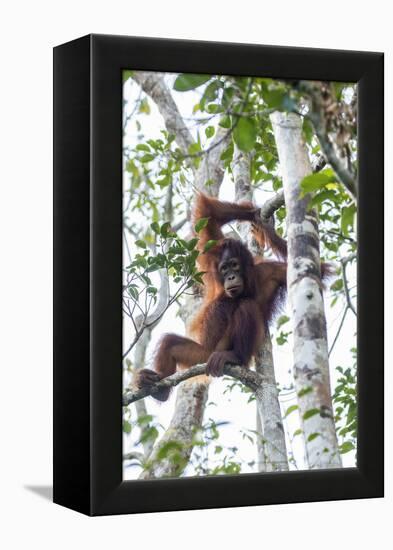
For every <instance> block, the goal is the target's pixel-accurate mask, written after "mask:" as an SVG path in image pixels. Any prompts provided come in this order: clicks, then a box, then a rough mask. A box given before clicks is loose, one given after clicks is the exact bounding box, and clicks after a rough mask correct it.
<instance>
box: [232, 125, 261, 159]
mask: <svg viewBox="0 0 393 550" xmlns="http://www.w3.org/2000/svg"><path fill="white" fill-rule="evenodd" d="M256 138H257V128H256V124H255V120H254V119H252V118H248V117H241V118H239V120H238V123H237V124H236V126H235V128H234V130H233V139H234V141H235V143H236V145H237V146H238V147H239V149H240V150H241V151H244V152H248V151H251V150H252V149H253V148H254V146H255V140H256Z"/></svg>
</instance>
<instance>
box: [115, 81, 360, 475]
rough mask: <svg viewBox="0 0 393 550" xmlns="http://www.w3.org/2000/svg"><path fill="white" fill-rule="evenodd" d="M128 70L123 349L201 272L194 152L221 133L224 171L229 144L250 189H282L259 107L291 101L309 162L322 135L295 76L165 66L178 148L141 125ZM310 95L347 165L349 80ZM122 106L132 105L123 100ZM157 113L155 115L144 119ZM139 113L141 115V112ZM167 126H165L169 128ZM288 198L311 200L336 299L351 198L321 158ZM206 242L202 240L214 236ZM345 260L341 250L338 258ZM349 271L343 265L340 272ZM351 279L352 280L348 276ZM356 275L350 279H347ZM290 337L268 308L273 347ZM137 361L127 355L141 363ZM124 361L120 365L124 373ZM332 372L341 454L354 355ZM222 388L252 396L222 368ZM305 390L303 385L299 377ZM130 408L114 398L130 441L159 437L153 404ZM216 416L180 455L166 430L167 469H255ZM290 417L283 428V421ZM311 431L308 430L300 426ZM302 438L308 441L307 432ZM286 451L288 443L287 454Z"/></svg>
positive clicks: (253, 435)
mask: <svg viewBox="0 0 393 550" xmlns="http://www.w3.org/2000/svg"><path fill="white" fill-rule="evenodd" d="M132 76H133V72H132V71H124V73H123V81H124V86H133V87H134V88H135V93H134V103H135V104H134V105H133V106H129V108H128V109H127V113H128V114H127V115H126V116H125V120H124V127H123V130H124V136H125V140H124V147H123V158H124V166H123V168H124V212H123V227H124V230H125V234H126V237H125V239H126V242H127V243H128V248H129V250H128V251H126V256H125V258H128V259H127V260H126V261H125V263H124V266H125V267H124V284H123V306H124V311H125V314H126V315H127V316H128V317H129V318H130V319H131V321H132V328H133V334H132V335H131V336H129V335H128V338H129V344H130V345H129V346H126V347H127V349H128V352H127V354H126V356H127V357H126V360H127V361H130V358H131V357H132V356H131V354H130V353H129V352H130V350H131V349H132V347H133V346H134V345H135V344H136V343H137V341H138V338H139V336H140V335H141V334H142V333H143V330H145V329H146V327H150V325H149V323H150V321H151V319H153V321H154V323H153V324H152V326H155V324H156V323H157V322H158V321H159V320H160V319H161V318H162V316H163V314H164V313H165V311H167V310H168V308H170V307H171V306H172V305H173V304H175V303H176V304H179V303H180V304H181V303H183V302H182V301H183V300H184V297H185V295H187V294H188V293H190V292H194V291H195V290H196V289H197V290H198V289H199V290H200V286H201V276H202V273H200V272H199V271H198V269H197V266H196V260H197V257H198V251H197V245H198V233H199V232H200V231H201V230H202V228H203V227H204V226H205V225H206V223H207V221H208V220H207V219H204V220H199V221H198V222H197V224H196V226H195V227H191V225H190V206H191V203H192V198H193V196H194V193H195V187H194V183H195V175H196V173H197V171H198V169H199V168H200V167H201V166H202V163H203V162H204V161H205V159H207V158H209V155H211V154H212V153H213V151H214V149H215V147H217V144H220V141H221V142H222V141H223V140H226V141H225V144H226V146H225V147H224V148H223V150H222V151H221V155H220V159H221V161H222V164H223V168H224V170H225V177H226V179H227V181H231V180H232V179H233V174H232V164H233V160H234V156H235V152H236V150H237V149H239V150H240V151H242V152H244V153H246V154H247V155H248V157H249V159H250V181H251V186H252V190H253V192H254V194H255V196H257V197H259V196H262V197H264V199H266V198H269V197H271V196H273V194H274V193H276V192H278V191H280V190H281V189H282V182H281V174H280V167H279V163H278V153H277V148H276V144H275V139H274V134H273V129H272V125H271V122H270V118H269V115H270V114H271V113H272V112H273V111H275V110H280V111H285V112H296V113H298V114H300V116H302V119H303V138H304V141H305V143H306V146H307V149H308V152H309V155H310V158H311V160H312V161H315V160H317V159H318V158H319V155H320V154H321V146H320V143H319V141H318V138H317V136H316V132H315V129H314V126H313V123H312V120H311V117H310V108H311V99H310V97H309V96H308V95H307V93H305V92H304V91H303V90H301V88H300V87H299V86H298V83H297V82H295V81H293V82H292V81H291V82H290V81H288V82H286V81H279V80H274V79H271V78H261V77H253V78H249V77H234V76H222V75H204V74H178V75H168V76H167V77H165V82H166V83H167V85H168V87H169V88H170V90H171V91H172V95H173V97H174V99H175V100H177V99H179V104H180V103H181V104H183V102H184V103H185V98H189V99H188V104H189V105H190V111H191V112H190V113H189V114H188V113H186V112H185V113H182V114H185V116H184V121H185V123H186V125H187V127H188V129H189V132H190V135H191V137H192V143H191V145H189V147H188V148H187V149H185V148H184V147H181V146H180V145H179V142H178V139H177V137H176V135H175V134H174V133H172V131H171V132H169V131H168V129H167V128H165V129H164V125H162V127H160V128H154V129H153V128H152V127H151V118H152V116H153V115H154V116H155V117H157V116H159V115H158V111H157V108H156V106H155V105H154V104H153V102H152V100H151V99H150V98H149V97H148V96H147V95H146V94H144V93H141V92H140V90H139V88H138V86H137V85H136V83H134V82H133V80H132ZM315 86H316V91H317V93H318V94H319V97H320V98H321V105H322V108H323V109H324V116H325V119H326V130H327V133H328V136H329V138H330V139H331V140H332V141H333V142H334V144H335V147H336V150H337V154H338V155H339V157H340V159H342V161H343V162H344V163H345V164H346V166H348V169H349V170H350V171H351V172H352V173H353V174H354V175H356V170H357V142H356V124H355V122H356V86H355V85H354V84H351V83H330V84H329V83H315ZM131 107H132V108H131ZM155 120H156V119H155ZM149 121H150V122H149ZM173 132H174V130H173ZM210 178H211V176H209V174H208V175H207V176H206V181H205V182H204V184H205V188H206V189H207V190H209V188H210V186H211V184H212V180H211V179H210ZM301 189H302V191H301V195H300V197H299V199H301V198H302V197H305V196H310V198H311V200H310V203H309V206H310V208H314V209H315V210H316V211H317V213H318V216H319V219H320V224H319V232H320V243H321V256H322V258H323V259H324V260H325V261H329V262H331V263H332V265H333V267H334V270H333V271H334V275H333V277H332V279H331V280H330V281H329V283H328V288H329V293H330V304H329V305H330V307H335V306H336V307H338V306H340V305H341V306H343V307H344V308H345V307H347V301H348V295H347V294H348V292H349V295H350V297H354V296H355V295H356V288H352V287H351V288H350V289H349V290H348V288H346V283H348V281H347V280H346V279H345V273H344V272H343V265H344V264H343V263H342V260H343V259H348V258H349V257H351V258H352V257H353V259H351V260H350V262H356V258H355V255H356V251H357V245H356V217H357V206H356V203H355V201H354V199H353V198H352V197H351V196H350V195H349V194H348V192H347V190H346V189H345V187H344V186H343V185H342V184H341V183H340V180H339V178H338V176H337V174H336V173H335V172H334V171H333V170H332V168H331V167H330V166H329V164H325V165H324V166H323V167H322V169H319V170H318V171H315V172H314V173H312V174H310V175H309V176H307V177H306V178H304V180H303V181H302V182H301ZM274 217H275V229H276V231H277V232H278V233H279V234H280V235H283V236H284V237H285V234H286V210H285V206H283V207H281V208H280V209H279V210H277V211H276V212H275V216H274ZM214 244H215V241H211V242H209V243H208V244H207V245H206V248H205V250H207V249H209V247H212V246H214ZM348 263H349V261H348ZM353 282H354V276H352V278H351V283H353ZM355 282H356V281H355ZM353 286H355V285H353ZM165 289H167V290H168V293H167V294H168V296H167V299H166V302H165V307H164V308H163V310H162V311H161V312H159V313H160V315H159V317H158V318H157V317H155V316H154V313H157V311H156V310H157V307H158V305H159V304H160V297H161V298H162V296H163V291H164V290H165ZM291 337H292V330H291V328H290V318H289V316H288V315H286V314H285V312H282V315H281V316H279V317H278V319H277V321H276V325H275V327H274V330H273V329H272V341H273V343H274V344H275V346H276V349H279V350H280V352H281V351H285V350H288V349H289V346H290V343H291ZM140 366H143V365H137V367H140ZM131 370H132V366H131V363H130V362H128V363H127V364H125V373H126V375H127V376H128V378H127V379H129V372H130V371H131ZM337 372H338V373H339V377H338V382H337V384H336V387H335V390H334V395H333V400H334V404H335V415H336V416H335V419H336V423H337V429H338V436H339V440H340V451H341V453H343V454H346V453H347V452H349V451H350V450H353V449H354V448H356V355H355V352H354V364H353V366H351V367H350V368H346V369H344V368H342V367H337ZM224 382H225V390H224V396H226V397H227V398H230V397H231V395H234V393H233V392H238V395H241V396H242V398H244V401H245V402H246V405H245V406H250V407H252V406H254V404H253V402H254V401H255V395H254V394H253V393H252V392H250V390H249V389H247V388H245V387H244V386H243V385H242V384H240V383H239V382H238V381H236V380H233V379H226V378H225V377H224ZM303 391H304V392H307V391H309V388H304V390H303ZM296 398H297V396H296V394H295V393H294V392H293V399H294V402H293V403H292V402H291V404H290V405H288V406H286V407H284V410H283V417H284V425H285V426H286V430H287V431H288V433H289V435H288V442H289V444H290V447H291V446H292V445H295V446H296V445H297V444H298V443H297V442H298V441H300V440H301V439H302V438H303V433H302V430H301V429H300V428H299V427H298V424H296V422H295V420H296V419H297V418H298V417H299V411H298V408H297V405H296ZM317 414H320V411H319V410H317V409H311V410H309V411H307V412H306V414H305V418H304V419H305V420H307V418H312V417H314V416H315V415H317ZM130 415H131V412H130V408H129V407H127V408H126V409H125V414H124V421H123V430H124V433H125V434H126V436H127V438H129V440H132V441H133V442H134V444H135V445H134V446H135V448H136V449H137V450H140V448H141V447H142V446H143V443H146V441H150V442H151V443H155V442H157V441H159V439H160V436H161V434H162V433H163V431H164V427H162V426H160V424H159V423H158V420H157V418H156V417H155V416H154V415H147V416H146V415H145V416H143V415H142V416H141V417H140V418H135V419H131V417H130ZM225 426H226V424H225V422H222V421H218V420H217V418H214V415H213V416H212V417H209V418H208V420H205V422H204V423H203V426H202V427H201V429H200V430H198V431H196V432H195V434H194V437H193V441H192V444H191V446H192V448H193V449H194V450H193V452H192V454H191V458H190V460H188V458H187V459H185V458H184V457H185V456H188V454H189V452H190V451H191V448H184V445H183V443H182V442H180V441H174V440H171V441H169V442H167V444H166V445H165V446H163V447H162V448H161V449H160V451H159V454H158V457H157V460H169V461H172V462H173V463H174V464H175V465H176V471H177V472H178V475H184V472H185V473H186V474H188V473H189V472H192V473H193V475H220V474H235V473H239V472H241V471H249V469H250V468H251V469H253V468H254V469H255V468H256V464H255V463H253V464H252V463H251V462H252V461H247V459H243V460H242V459H241V458H240V453H239V446H241V443H238V442H237V443H236V444H234V445H233V446H230V445H229V446H228V445H225V444H223V442H222V441H221V433H223V430H224V429H225ZM288 426H290V428H289V427H288ZM308 437H309V439H310V438H312V439H317V438H318V437H319V433H318V432H315V433H313V434H311V435H309V436H308ZM239 438H241V440H242V441H247V442H249V443H250V445H253V446H256V443H257V442H259V443H263V436H262V435H261V434H260V433H258V432H257V431H255V430H254V432H253V430H251V429H250V427H244V430H242V432H241V434H240V435H239ZM312 439H311V440H312ZM295 454H296V453H295ZM289 461H290V463H291V467H296V459H295V456H294V453H293V452H292V451H291V450H290V451H289ZM133 463H134V464H136V463H138V466H139V468H148V467H150V466H151V462H149V457H143V458H142V459H141V460H139V462H138V461H136V462H135V459H134V462H133Z"/></svg>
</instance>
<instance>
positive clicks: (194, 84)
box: [173, 73, 211, 92]
mask: <svg viewBox="0 0 393 550" xmlns="http://www.w3.org/2000/svg"><path fill="white" fill-rule="evenodd" d="M210 79H211V75H207V74H191V73H183V74H180V75H179V76H178V77H177V78H176V80H175V83H174V85H173V89H174V90H176V91H177V92H188V91H189V90H194V89H195V88H198V87H199V86H202V84H205V82H208V81H209V80H210Z"/></svg>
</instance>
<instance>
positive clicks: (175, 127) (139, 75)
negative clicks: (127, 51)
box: [132, 71, 194, 155]
mask: <svg viewBox="0 0 393 550" xmlns="http://www.w3.org/2000/svg"><path fill="white" fill-rule="evenodd" d="M132 78H133V79H134V80H135V82H137V83H138V84H139V86H140V87H141V88H142V90H143V91H144V92H145V94H147V95H148V96H149V97H151V99H152V100H153V101H154V103H155V104H156V105H157V107H158V110H159V111H160V113H161V115H162V117H163V119H164V122H165V126H166V129H167V130H168V132H169V133H170V134H173V135H174V136H175V138H176V143H177V144H178V146H179V147H180V149H181V150H182V152H183V153H184V154H185V155H187V154H188V149H189V147H190V145H192V144H193V143H194V139H193V137H192V135H191V132H190V131H189V129H188V128H187V126H186V125H185V124H184V120H183V117H182V116H181V114H180V112H179V109H178V107H177V105H176V103H175V101H174V99H173V97H172V94H171V92H170V90H169V88H168V86H167V85H166V83H165V81H164V78H163V75H162V74H161V73H149V72H139V71H135V72H134V73H133V75H132Z"/></svg>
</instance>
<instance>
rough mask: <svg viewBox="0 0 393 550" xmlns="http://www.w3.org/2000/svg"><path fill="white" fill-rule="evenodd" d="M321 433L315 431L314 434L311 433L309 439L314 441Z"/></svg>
mask: <svg viewBox="0 0 393 550" xmlns="http://www.w3.org/2000/svg"><path fill="white" fill-rule="evenodd" d="M319 435H321V434H320V433H319V432H314V433H313V434H310V435H309V436H308V438H307V441H313V440H314V439H316V438H317V437H318V436H319Z"/></svg>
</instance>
